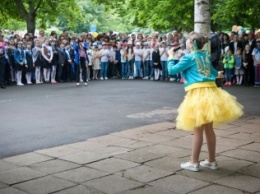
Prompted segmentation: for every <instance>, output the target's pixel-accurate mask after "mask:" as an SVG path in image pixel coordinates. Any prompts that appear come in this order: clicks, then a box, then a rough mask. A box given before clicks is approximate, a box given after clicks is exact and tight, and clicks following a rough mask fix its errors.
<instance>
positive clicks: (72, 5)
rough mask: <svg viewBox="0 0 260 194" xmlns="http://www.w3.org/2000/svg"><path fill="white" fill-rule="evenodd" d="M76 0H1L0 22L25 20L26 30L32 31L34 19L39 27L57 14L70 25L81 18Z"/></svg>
mask: <svg viewBox="0 0 260 194" xmlns="http://www.w3.org/2000/svg"><path fill="white" fill-rule="evenodd" d="M76 2H77V1H76V0H1V1H0V7H1V9H0V11H1V16H0V23H1V24H2V25H4V24H6V23H7V22H8V21H9V20H10V19H15V20H18V21H25V22H26V24H27V31H28V32H32V33H34V31H35V27H36V20H37V23H39V26H40V27H43V28H44V27H46V23H47V21H55V20H56V18H57V16H58V15H62V16H63V17H65V18H66V19H67V20H68V21H69V23H70V25H72V26H73V25H74V23H77V21H80V20H81V19H83V17H82V14H81V12H80V9H79V6H77V4H76Z"/></svg>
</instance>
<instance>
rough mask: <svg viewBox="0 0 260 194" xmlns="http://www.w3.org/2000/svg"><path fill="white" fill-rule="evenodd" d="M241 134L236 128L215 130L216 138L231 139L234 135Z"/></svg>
mask: <svg viewBox="0 0 260 194" xmlns="http://www.w3.org/2000/svg"><path fill="white" fill-rule="evenodd" d="M237 133H239V132H238V131H236V130H235V129H234V128H232V129H227V130H226V129H223V130H222V129H216V130H215V134H216V136H219V137H229V136H230V135H233V134H237Z"/></svg>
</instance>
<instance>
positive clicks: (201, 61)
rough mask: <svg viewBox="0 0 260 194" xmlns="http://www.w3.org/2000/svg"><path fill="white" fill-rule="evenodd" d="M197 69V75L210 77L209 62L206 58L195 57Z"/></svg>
mask: <svg viewBox="0 0 260 194" xmlns="http://www.w3.org/2000/svg"><path fill="white" fill-rule="evenodd" d="M195 60H196V64H197V69H198V72H199V74H201V75H203V76H205V77H209V76H210V60H209V57H207V56H199V57H198V56H196V57H195Z"/></svg>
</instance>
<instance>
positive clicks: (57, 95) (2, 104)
mask: <svg viewBox="0 0 260 194" xmlns="http://www.w3.org/2000/svg"><path fill="white" fill-rule="evenodd" d="M225 89H226V90H227V91H229V92H230V93H231V94H233V95H235V96H236V97H237V98H238V101H239V102H240V103H241V104H243V105H244V107H245V114H247V115H256V116H259V115H260V109H259V107H260V101H259V96H260V88H253V87H242V86H232V87H228V88H225ZM184 94H185V93H184V91H183V86H182V84H178V83H171V82H157V81H144V80H108V81H91V82H89V85H88V86H87V87H85V86H80V87H77V86H76V84H75V83H63V84H56V85H51V84H46V85H30V86H23V87H17V86H11V87H8V88H7V89H6V90H1V91H0V158H3V157H8V156H14V155H18V154H23V153H28V152H32V151H35V150H39V149H46V148H51V147H55V146H61V145H66V144H69V143H76V142H80V141H84V140H86V139H89V138H93V137H98V136H103V135H106V134H110V133H112V132H119V131H123V130H126V129H130V128H135V127H140V126H144V125H149V124H154V123H159V122H165V121H166V122H169V121H171V120H172V119H174V118H175V117H176V114H177V108H178V106H179V104H180V103H181V101H182V100H183V96H184Z"/></svg>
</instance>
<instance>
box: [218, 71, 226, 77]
mask: <svg viewBox="0 0 260 194" xmlns="http://www.w3.org/2000/svg"><path fill="white" fill-rule="evenodd" d="M224 77H225V76H224V74H223V71H219V72H218V77H217V78H224Z"/></svg>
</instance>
